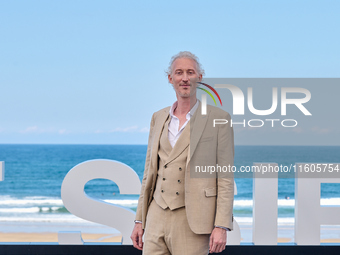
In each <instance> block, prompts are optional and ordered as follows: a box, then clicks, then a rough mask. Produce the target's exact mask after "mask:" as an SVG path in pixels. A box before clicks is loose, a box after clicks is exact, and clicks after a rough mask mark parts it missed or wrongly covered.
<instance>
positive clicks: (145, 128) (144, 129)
mask: <svg viewBox="0 0 340 255" xmlns="http://www.w3.org/2000/svg"><path fill="white" fill-rule="evenodd" d="M149 131H150V129H149V128H147V127H144V128H142V129H140V130H139V132H141V133H148V132H149Z"/></svg>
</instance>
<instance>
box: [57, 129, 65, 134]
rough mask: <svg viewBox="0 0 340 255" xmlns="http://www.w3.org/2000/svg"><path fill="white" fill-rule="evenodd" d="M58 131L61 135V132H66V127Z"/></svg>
mask: <svg viewBox="0 0 340 255" xmlns="http://www.w3.org/2000/svg"><path fill="white" fill-rule="evenodd" d="M58 133H59V134H61V135H63V134H66V133H67V131H66V129H60V130H59V131H58Z"/></svg>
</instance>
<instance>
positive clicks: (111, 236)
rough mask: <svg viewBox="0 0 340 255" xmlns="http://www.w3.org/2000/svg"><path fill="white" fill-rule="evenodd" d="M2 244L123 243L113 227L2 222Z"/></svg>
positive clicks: (247, 236) (330, 231)
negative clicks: (72, 234)
mask: <svg viewBox="0 0 340 255" xmlns="http://www.w3.org/2000/svg"><path fill="white" fill-rule="evenodd" d="M1 226H2V228H1V232H0V243H8V242H37V243H42V242H48V243H57V242H58V232H59V231H80V232H81V233H82V239H83V241H84V242H103V243H107V242H108V243H112V242H121V238H122V237H121V234H120V233H119V232H118V231H117V230H115V229H112V228H110V227H107V226H103V225H100V224H96V223H91V222H85V221H82V222H74V223H51V222H1ZM239 226H240V230H241V244H242V243H243V244H249V243H251V242H252V225H251V224H246V223H240V224H239ZM320 239H321V243H337V244H340V226H322V227H321V236H320ZM278 243H279V244H285V243H286V244H293V243H294V225H292V224H285V225H279V227H278Z"/></svg>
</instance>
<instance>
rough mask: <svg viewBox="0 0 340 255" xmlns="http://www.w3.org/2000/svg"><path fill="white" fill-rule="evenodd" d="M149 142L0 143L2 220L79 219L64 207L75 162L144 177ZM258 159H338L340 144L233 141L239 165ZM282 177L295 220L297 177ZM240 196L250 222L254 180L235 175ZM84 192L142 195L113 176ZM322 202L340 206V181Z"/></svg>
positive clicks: (107, 197)
mask: <svg viewBox="0 0 340 255" xmlns="http://www.w3.org/2000/svg"><path fill="white" fill-rule="evenodd" d="M146 150H147V146H146V145H27V144H25V145H20V144H1V145H0V161H4V162H5V178H4V180H3V181H0V222H3V223H4V222H54V223H58V222H64V223H67V222H75V221H77V217H75V216H73V215H71V214H70V213H69V212H68V210H67V209H66V208H65V207H64V205H63V201H62V199H61V195H60V190H61V185H62V182H63V180H64V178H65V176H66V174H67V173H68V171H70V170H71V169H72V168H73V167H74V166H76V165H77V164H79V163H82V162H84V161H87V160H92V159H112V160H116V161H120V162H123V163H125V164H126V165H128V166H130V167H131V168H132V169H133V170H134V171H135V172H136V173H137V174H138V176H139V178H140V180H142V176H143V172H144V164H145V156H146ZM254 162H266V163H268V162H275V163H278V164H279V165H284V166H288V165H291V164H293V165H294V164H295V163H308V162H310V163H339V162H340V146H235V166H236V167H237V168H240V167H241V166H251V165H253V163H254ZM293 177H294V176H291V178H279V180H278V185H279V186H278V217H279V218H278V221H279V224H293V223H294V205H295V194H294V190H295V188H294V187H295V178H293ZM235 183H236V186H237V195H236V196H235V202H234V217H235V218H236V219H237V221H238V222H241V223H242V222H244V223H249V224H250V223H251V222H252V213H253V211H252V206H253V199H252V197H253V193H252V192H253V179H252V178H235ZM85 193H86V194H87V195H88V196H90V197H93V198H96V199H101V200H104V201H106V202H108V203H112V204H117V205H120V206H124V207H127V208H130V209H132V210H136V207H137V200H138V195H120V193H119V189H118V186H117V185H116V184H115V183H113V182H112V181H110V180H105V179H95V180H91V181H89V182H88V183H87V184H86V185H85ZM320 204H321V205H340V184H336V183H333V184H322V185H321V202H320Z"/></svg>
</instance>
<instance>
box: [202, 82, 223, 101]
mask: <svg viewBox="0 0 340 255" xmlns="http://www.w3.org/2000/svg"><path fill="white" fill-rule="evenodd" d="M197 83H199V84H201V85H204V86H206V87H208V88H209V89H210V90H211V91H212V92H214V93H215V95H216V96H217V98H218V100H219V101H220V103H221V106H222V100H221V97H220V95H219V94H218V93H217V91H216V90H215V89H214V88H213V87H211V86H210V85H208V84H206V83H203V82H197ZM197 88H198V89H200V90H203V91H205V92H207V93H208V95H209V96H210V97H211V98H212V100H214V103H215V105H216V106H217V103H216V100H215V98H214V96H213V94H211V92H210V91H209V90H207V89H204V88H200V87H197Z"/></svg>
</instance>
